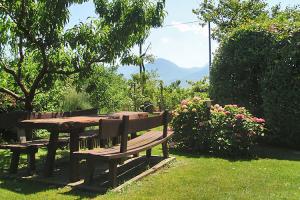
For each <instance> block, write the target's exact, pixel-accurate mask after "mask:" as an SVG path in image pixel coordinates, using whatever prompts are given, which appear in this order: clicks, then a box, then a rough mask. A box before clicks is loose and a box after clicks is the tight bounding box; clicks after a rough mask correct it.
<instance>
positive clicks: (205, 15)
mask: <svg viewBox="0 0 300 200" xmlns="http://www.w3.org/2000/svg"><path fill="white" fill-rule="evenodd" d="M266 7H267V3H265V0H217V1H215V0H204V1H203V2H202V3H200V6H199V8H198V9H195V10H193V12H194V13H195V14H196V15H197V16H198V18H199V20H200V22H201V25H205V24H207V23H208V22H212V23H213V24H214V25H215V28H214V30H213V34H212V36H213V38H214V39H217V40H219V41H220V40H221V39H222V37H223V36H225V35H226V34H227V33H228V32H229V31H230V30H231V29H232V28H235V27H237V26H239V25H241V24H243V23H246V22H248V21H250V20H253V19H255V18H257V17H259V16H261V15H263V14H265V15H267V14H268V11H267V10H266Z"/></svg>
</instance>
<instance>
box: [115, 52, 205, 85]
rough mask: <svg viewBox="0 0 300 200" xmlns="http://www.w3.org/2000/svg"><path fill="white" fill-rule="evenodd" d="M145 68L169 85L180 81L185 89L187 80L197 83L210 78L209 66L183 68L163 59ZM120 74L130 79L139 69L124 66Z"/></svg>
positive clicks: (119, 70) (120, 68)
mask: <svg viewBox="0 0 300 200" xmlns="http://www.w3.org/2000/svg"><path fill="white" fill-rule="evenodd" d="M145 68H146V70H147V71H156V72H157V73H158V75H159V78H160V79H161V80H163V81H164V83H165V84H167V85H168V84H170V83H172V82H174V81H176V80H180V81H181V86H183V87H185V86H187V83H186V81H187V80H189V81H197V80H200V79H201V78H203V77H204V76H208V66H205V67H201V68H199V67H193V68H183V67H179V66H177V65H176V64H175V63H173V62H171V61H169V60H166V59H163V58H158V59H157V60H155V62H154V63H150V64H146V65H145ZM118 72H119V73H120V74H123V75H124V77H125V78H127V79H128V78H130V76H131V74H134V73H139V68H138V67H134V66H122V67H119V69H118Z"/></svg>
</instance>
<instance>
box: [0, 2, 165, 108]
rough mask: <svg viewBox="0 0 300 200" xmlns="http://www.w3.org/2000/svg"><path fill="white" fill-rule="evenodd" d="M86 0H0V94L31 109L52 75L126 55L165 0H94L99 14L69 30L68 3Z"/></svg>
mask: <svg viewBox="0 0 300 200" xmlns="http://www.w3.org/2000/svg"><path fill="white" fill-rule="evenodd" d="M85 1H87V0H54V1H53V0H39V1H36V0H0V92H1V93H3V94H5V95H8V96H10V97H12V98H14V99H15V100H16V101H18V102H21V103H22V104H24V108H25V109H26V110H33V108H34V99H35V96H36V95H37V94H38V93H41V92H45V91H49V89H51V88H52V87H53V83H54V81H55V80H56V79H58V78H61V79H62V80H64V79H65V78H66V77H69V76H73V75H79V76H76V77H77V78H82V77H85V76H87V75H88V74H89V73H90V72H91V71H92V70H91V69H92V68H93V67H96V66H97V65H99V64H101V65H103V64H105V63H111V62H113V61H115V60H121V61H122V60H123V59H125V58H127V57H129V56H130V49H131V48H132V47H133V46H134V45H135V44H137V43H138V42H139V41H141V38H144V36H145V35H147V34H148V33H149V30H150V29H151V28H152V27H159V26H161V24H162V22H163V18H164V14H165V13H164V0H157V1H151V0H145V1H139V0H94V3H95V6H96V13H97V14H98V17H97V18H96V19H91V20H89V22H87V23H81V24H79V25H76V26H74V27H72V28H71V29H68V30H67V29H66V24H67V23H68V20H69V16H70V13H69V7H70V6H71V5H72V4H75V3H78V4H80V3H83V2H85Z"/></svg>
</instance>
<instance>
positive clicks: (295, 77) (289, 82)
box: [261, 32, 300, 148]
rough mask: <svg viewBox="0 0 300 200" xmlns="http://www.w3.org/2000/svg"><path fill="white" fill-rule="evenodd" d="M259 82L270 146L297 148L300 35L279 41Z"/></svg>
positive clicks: (299, 142)
mask: <svg viewBox="0 0 300 200" xmlns="http://www.w3.org/2000/svg"><path fill="white" fill-rule="evenodd" d="M274 48H275V49H278V50H277V51H276V53H275V55H274V56H273V57H272V58H273V59H274V60H273V61H272V62H271V63H270V64H268V66H267V69H266V71H265V73H264V78H263V80H262V88H263V90H262V93H261V95H262V98H263V101H264V104H263V108H264V114H265V118H266V119H267V125H268V127H269V128H270V129H271V130H272V138H271V139H272V143H274V144H277V145H282V146H290V147H293V148H299V144H300V95H299V94H300V32H297V33H294V34H292V35H291V36H289V37H287V38H286V39H284V40H282V41H281V42H279V43H278V44H277V45H276V46H274Z"/></svg>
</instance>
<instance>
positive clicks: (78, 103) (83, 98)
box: [61, 88, 91, 111]
mask: <svg viewBox="0 0 300 200" xmlns="http://www.w3.org/2000/svg"><path fill="white" fill-rule="evenodd" d="M88 97H89V96H88V95H87V94H86V93H84V92H79V93H78V92H77V91H76V90H75V89H74V88H68V89H67V90H65V91H64V94H63V98H62V105H61V110H62V111H72V110H85V109H89V108H91V105H90V104H89V98H88Z"/></svg>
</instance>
